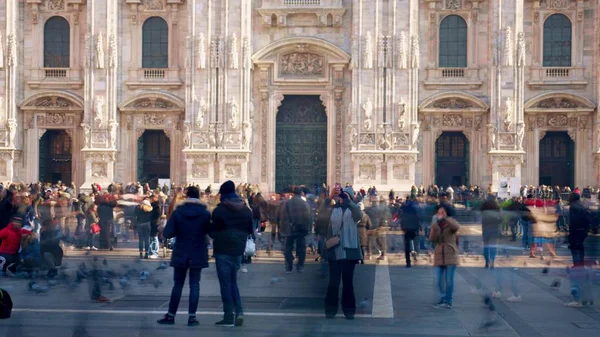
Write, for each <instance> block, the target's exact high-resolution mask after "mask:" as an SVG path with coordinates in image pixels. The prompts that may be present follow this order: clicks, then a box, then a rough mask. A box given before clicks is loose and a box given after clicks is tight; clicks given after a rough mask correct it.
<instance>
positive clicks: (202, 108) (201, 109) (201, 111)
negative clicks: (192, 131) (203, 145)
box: [196, 97, 207, 128]
mask: <svg viewBox="0 0 600 337" xmlns="http://www.w3.org/2000/svg"><path fill="white" fill-rule="evenodd" d="M206 110H207V107H206V101H205V100H204V97H201V98H200V102H198V114H197V115H196V126H197V127H199V128H203V127H204V116H206Z"/></svg>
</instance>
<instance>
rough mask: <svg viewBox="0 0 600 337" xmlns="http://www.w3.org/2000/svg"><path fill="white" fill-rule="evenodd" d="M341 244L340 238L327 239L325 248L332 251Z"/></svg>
mask: <svg viewBox="0 0 600 337" xmlns="http://www.w3.org/2000/svg"><path fill="white" fill-rule="evenodd" d="M339 244H340V237H339V236H334V237H331V238H329V239H327V241H325V248H327V249H331V248H334V247H336V246H337V245H339Z"/></svg>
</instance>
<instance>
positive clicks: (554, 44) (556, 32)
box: [544, 14, 572, 67]
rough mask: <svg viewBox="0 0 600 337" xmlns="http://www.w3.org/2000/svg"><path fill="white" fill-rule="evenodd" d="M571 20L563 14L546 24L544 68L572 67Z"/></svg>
mask: <svg viewBox="0 0 600 337" xmlns="http://www.w3.org/2000/svg"><path fill="white" fill-rule="evenodd" d="M571 33H572V26H571V20H569V18H567V17H566V16H565V15H563V14H553V15H550V16H549V17H548V18H547V19H546V21H545V22H544V67H570V66H571Z"/></svg>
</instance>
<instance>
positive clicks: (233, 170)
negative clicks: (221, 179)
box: [224, 164, 242, 179]
mask: <svg viewBox="0 0 600 337" xmlns="http://www.w3.org/2000/svg"><path fill="white" fill-rule="evenodd" d="M224 171H225V179H235V178H241V177H242V165H240V164H225V170H224Z"/></svg>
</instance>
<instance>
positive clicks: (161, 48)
mask: <svg viewBox="0 0 600 337" xmlns="http://www.w3.org/2000/svg"><path fill="white" fill-rule="evenodd" d="M142 35H143V37H142V68H168V67H169V27H168V25H167V22H166V21H165V20H163V19H162V18H160V17H157V16H154V17H151V18H149V19H148V20H146V22H144V26H143V27H142Z"/></svg>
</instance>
